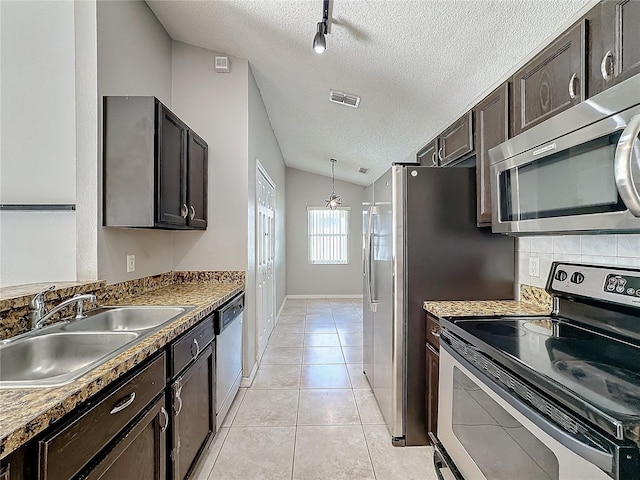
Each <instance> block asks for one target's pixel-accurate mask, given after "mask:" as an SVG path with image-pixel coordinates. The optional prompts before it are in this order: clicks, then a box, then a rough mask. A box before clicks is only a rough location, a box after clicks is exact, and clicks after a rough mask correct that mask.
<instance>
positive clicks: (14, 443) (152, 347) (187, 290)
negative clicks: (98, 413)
mask: <svg viewBox="0 0 640 480" xmlns="http://www.w3.org/2000/svg"><path fill="white" fill-rule="evenodd" d="M231 273H232V275H227V276H223V277H220V276H219V275H207V274H206V273H200V272H199V273H195V274H193V275H190V274H188V273H184V272H183V273H182V274H179V275H178V278H177V279H176V280H177V281H180V282H185V283H175V284H171V285H168V286H164V287H162V288H159V289H157V290H154V291H150V292H146V293H143V294H141V295H138V296H116V295H110V294H107V295H105V297H106V299H112V300H113V299H115V298H118V300H117V301H107V302H100V303H101V305H181V306H186V305H190V306H195V307H196V308H195V309H194V310H192V311H190V312H189V313H186V314H185V315H183V316H181V317H179V318H178V319H177V320H175V321H173V322H172V323H171V324H169V325H167V326H165V327H164V328H162V329H161V330H159V331H158V332H156V333H155V334H153V335H151V336H150V337H148V338H146V339H145V340H143V341H142V342H140V343H139V344H137V345H134V346H132V347H131V348H129V349H128V350H126V351H125V352H123V353H122V354H120V355H118V356H117V357H115V358H113V359H112V360H110V361H108V362H107V363H105V364H103V365H101V366H100V367H98V368H96V369H94V370H92V371H90V372H89V373H86V374H85V375H83V376H82V377H80V378H79V379H78V380H76V381H74V382H72V383H70V384H68V385H64V386H61V387H55V388H29V389H6V390H0V459H2V458H4V457H6V456H7V455H8V454H9V453H11V452H12V451H14V450H16V449H17V448H18V447H20V446H21V445H23V444H24V443H26V442H27V441H28V440H30V439H32V438H34V437H35V436H36V435H37V434H39V433H40V432H42V431H44V430H45V429H46V428H47V427H49V426H50V425H51V424H53V423H55V422H56V421H58V420H60V419H61V418H62V417H63V416H64V415H65V414H67V413H69V412H71V411H72V410H73V409H74V408H75V407H76V406H77V405H79V404H80V403H82V402H84V401H85V400H87V399H88V398H89V397H91V396H92V395H95V394H96V393H98V392H100V391H101V390H102V389H104V388H105V387H106V386H107V385H109V384H110V383H112V382H113V381H115V380H116V379H118V378H120V377H121V376H122V375H124V374H125V373H127V372H128V371H129V370H130V369H131V368H133V367H134V366H136V365H138V364H140V363H141V362H143V361H144V360H145V359H147V358H148V357H150V356H151V355H153V354H154V353H156V352H157V351H159V350H160V349H162V348H163V347H164V346H165V345H166V344H167V343H168V342H170V341H171V340H173V339H174V338H176V337H177V336H179V335H180V334H181V333H183V332H185V331H186V330H187V329H189V328H190V327H191V326H193V325H195V324H196V323H197V322H198V321H200V320H201V319H203V318H204V317H205V316H207V315H208V314H209V313H211V312H213V311H214V310H215V309H216V308H218V307H219V306H220V305H222V304H223V303H225V302H226V301H227V300H229V299H231V298H232V297H233V296H234V295H236V294H237V293H239V292H240V291H242V290H243V289H244V283H243V280H244V275H243V273H242V272H240V273H242V276H240V275H238V274H237V273H238V272H231ZM192 277H193V278H192ZM112 287H113V286H112ZM106 288H107V289H109V291H111V292H112V291H113V289H112V288H110V287H106Z"/></svg>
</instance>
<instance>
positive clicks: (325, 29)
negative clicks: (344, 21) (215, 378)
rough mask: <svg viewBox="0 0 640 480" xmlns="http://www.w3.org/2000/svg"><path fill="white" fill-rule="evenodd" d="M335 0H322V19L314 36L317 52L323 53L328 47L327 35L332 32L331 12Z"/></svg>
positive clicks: (314, 46) (314, 47) (314, 45)
mask: <svg viewBox="0 0 640 480" xmlns="http://www.w3.org/2000/svg"><path fill="white" fill-rule="evenodd" d="M332 11H333V0H322V21H321V22H318V30H317V32H316V36H315V37H313V49H314V50H315V51H316V53H322V52H324V51H325V50H326V49H327V40H326V38H325V35H327V34H329V33H331V12H332Z"/></svg>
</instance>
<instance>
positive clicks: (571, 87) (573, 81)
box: [569, 73, 578, 100]
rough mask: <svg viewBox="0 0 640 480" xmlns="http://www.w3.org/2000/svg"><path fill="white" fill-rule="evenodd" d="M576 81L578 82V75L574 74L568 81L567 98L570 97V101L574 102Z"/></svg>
mask: <svg viewBox="0 0 640 480" xmlns="http://www.w3.org/2000/svg"><path fill="white" fill-rule="evenodd" d="M576 80H578V75H577V74H575V73H574V74H573V75H571V80H569V97H571V100H575V99H576V98H577V97H578V95H577V94H576Z"/></svg>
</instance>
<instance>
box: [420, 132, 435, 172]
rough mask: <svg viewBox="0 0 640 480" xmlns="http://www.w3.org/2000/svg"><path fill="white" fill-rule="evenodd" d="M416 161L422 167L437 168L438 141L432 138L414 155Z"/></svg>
mask: <svg viewBox="0 0 640 480" xmlns="http://www.w3.org/2000/svg"><path fill="white" fill-rule="evenodd" d="M416 160H417V161H418V162H420V165H422V166H423V167H437V166H438V139H437V138H434V139H433V140H432V141H430V142H429V143H427V144H426V145H425V146H424V147H422V148H421V149H420V151H419V152H418V153H416Z"/></svg>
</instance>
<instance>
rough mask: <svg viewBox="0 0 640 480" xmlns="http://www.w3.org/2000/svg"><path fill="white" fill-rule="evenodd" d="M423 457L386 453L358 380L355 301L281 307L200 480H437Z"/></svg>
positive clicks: (378, 422)
mask: <svg viewBox="0 0 640 480" xmlns="http://www.w3.org/2000/svg"><path fill="white" fill-rule="evenodd" d="M432 455H433V452H432V449H431V448H430V447H405V448H399V447H393V446H392V445H391V438H390V436H389V432H388V430H387V427H386V426H385V424H384V420H383V418H382V414H381V413H380V410H379V408H378V405H377V403H376V399H375V397H374V396H373V392H372V391H371V388H370V387H369V384H368V382H367V380H366V378H365V376H364V374H363V373H362V300H361V299H340V300H335V299H332V300H315V299H314V300H288V301H287V303H286V304H285V307H284V308H283V310H282V313H281V316H280V318H279V320H278V324H277V325H276V327H275V329H274V331H273V333H272V335H271V338H270V340H269V344H268V346H267V349H266V351H265V353H264V356H263V358H262V363H261V365H260V368H259V369H258V373H257V374H256V377H255V379H254V381H253V384H252V385H251V387H250V388H248V389H245V388H243V389H240V391H239V393H238V396H237V397H236V399H235V401H234V403H233V405H232V407H231V410H230V411H229V414H228V415H227V418H226V419H225V421H224V423H223V426H222V428H221V429H220V430H219V431H218V434H217V435H216V438H215V439H214V441H213V442H212V443H211V445H210V446H209V448H208V451H207V452H206V453H205V458H204V459H203V461H202V462H201V468H200V470H199V472H196V475H195V478H196V479H198V480H217V479H221V480H232V479H238V480H254V479H255V480H272V479H273V480H278V479H283V480H285V479H287V480H294V479H295V480H315V479H322V480H326V479H331V480H338V479H345V480H355V479H378V480H396V479H397V480H407V479H424V480H435V479H436V478H437V477H436V474H435V472H434V469H433V461H432Z"/></svg>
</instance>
